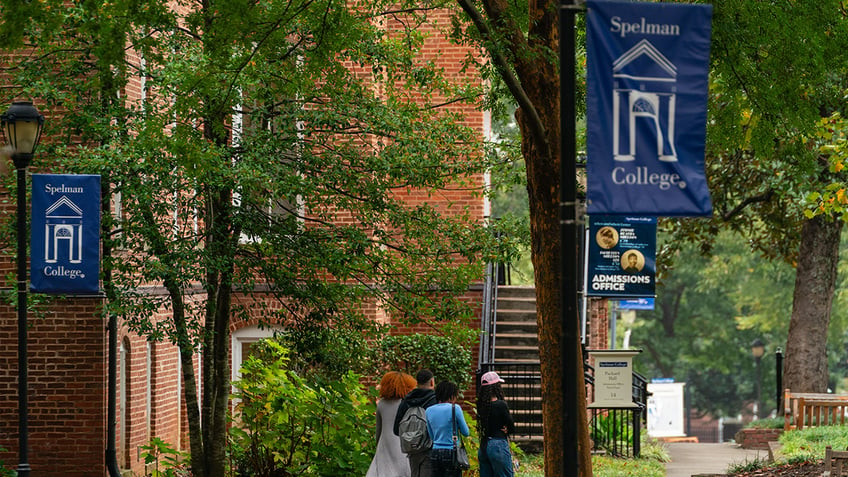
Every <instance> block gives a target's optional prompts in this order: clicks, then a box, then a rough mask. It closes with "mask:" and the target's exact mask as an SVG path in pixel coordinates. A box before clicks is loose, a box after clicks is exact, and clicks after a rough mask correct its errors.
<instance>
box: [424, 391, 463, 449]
mask: <svg viewBox="0 0 848 477" xmlns="http://www.w3.org/2000/svg"><path fill="white" fill-rule="evenodd" d="M451 410H453V411H454V412H455V416H456V417H455V419H456V427H457V429H458V432H457V434H462V435H463V436H466V437H468V435H469V434H470V433H469V430H468V424H466V423H465V416H464V415H463V414H462V408H461V407H459V405H458V404H451V403H449V402H443V403H439V404H435V405H433V406H430V407H428V408H427V411H425V412H426V413H427V431H429V433H430V439H432V440H433V449H450V448H452V447H453V434H454V433H453V432H452V430H451V424H452V422H453V420H452V419H453V418H452V417H451Z"/></svg>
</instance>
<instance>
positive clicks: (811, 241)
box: [783, 216, 842, 392]
mask: <svg viewBox="0 0 848 477" xmlns="http://www.w3.org/2000/svg"><path fill="white" fill-rule="evenodd" d="M841 232H842V221H841V220H835V219H833V218H832V217H829V216H817V217H815V218H813V219H810V220H806V221H804V223H803V225H802V227H801V248H800V251H799V254H798V267H797V271H796V275H795V293H794V296H793V300H792V318H791V320H790V322H789V336H788V339H787V341H786V361H785V367H784V373H783V382H784V385H785V387H788V388H790V389H792V390H793V391H797V392H825V391H826V390H827V381H828V373H827V352H826V347H827V328H828V325H829V324H830V309H831V304H832V302H833V293H834V290H835V288H836V268H837V263H838V261H839V239H840V233H841Z"/></svg>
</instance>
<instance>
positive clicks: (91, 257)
mask: <svg viewBox="0 0 848 477" xmlns="http://www.w3.org/2000/svg"><path fill="white" fill-rule="evenodd" d="M30 250H31V259H30V262H31V264H30V283H31V285H30V289H31V290H32V291H33V292H37V293H57V294H68V295H84V294H93V293H97V292H98V291H99V290H100V288H99V275H100V176H97V175H56V174H33V175H32V234H31V244H30Z"/></svg>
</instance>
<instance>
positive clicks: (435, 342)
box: [375, 334, 472, 390]
mask: <svg viewBox="0 0 848 477" xmlns="http://www.w3.org/2000/svg"><path fill="white" fill-rule="evenodd" d="M462 341H463V340H462V339H461V338H459V339H455V338H451V337H449V336H447V335H434V334H433V335H431V334H426V335H425V334H413V335H390V336H385V337H384V338H382V339H381V340H380V342H379V343H378V345H379V347H378V353H379V354H378V355H377V356H376V358H375V361H376V362H377V364H378V367H380V368H382V369H392V370H397V371H403V372H406V373H409V374H411V375H413V376H415V373H417V372H418V370H419V369H422V368H427V369H429V370H430V371H432V372H433V374H435V375H436V381H444V380H447V381H453V382H454V383H456V384H457V386H459V389H460V390H465V389H468V388H469V386H470V385H471V377H472V376H471V373H470V370H471V359H472V358H471V350H470V349H469V348H468V347H467V346H466V345H464V344H463V342H462Z"/></svg>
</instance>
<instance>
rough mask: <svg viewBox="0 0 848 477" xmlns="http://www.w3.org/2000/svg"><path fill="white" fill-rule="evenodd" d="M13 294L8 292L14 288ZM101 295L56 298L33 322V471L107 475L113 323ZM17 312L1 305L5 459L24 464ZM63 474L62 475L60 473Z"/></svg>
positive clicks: (0, 423)
mask: <svg viewBox="0 0 848 477" xmlns="http://www.w3.org/2000/svg"><path fill="white" fill-rule="evenodd" d="M7 292H8V290H7ZM98 303H99V301H98V300H96V299H62V300H55V301H54V302H52V303H51V304H50V305H48V306H47V307H46V308H44V309H42V311H43V314H38V315H36V313H33V312H30V314H29V318H28V321H29V323H30V328H29V331H28V337H27V338H28V339H27V342H28V346H27V350H28V370H29V379H28V388H29V393H28V395H29V419H28V422H29V464H30V467H31V468H32V475H33V476H43V475H49V474H50V472H52V471H54V470H55V469H62V471H61V475H63V476H65V477H82V476H91V475H103V474H104V472H105V465H104V458H103V456H104V455H105V450H106V435H105V425H106V388H107V368H106V352H105V350H106V347H105V343H106V323H105V322H104V320H103V319H102V318H101V317H100V316H99V314H98V311H97V309H98ZM17 323H18V320H17V311H16V310H15V309H14V308H11V307H9V306H8V305H6V304H5V303H4V304H2V305H0V416H3V418H2V419H0V447H3V448H5V449H7V450H5V451H3V452H0V460H2V461H3V462H4V464H5V465H6V466H7V467H10V468H14V467H16V466H17V465H18V463H19V462H18V454H17V449H18V438H19V436H18V419H17V416H18V391H17V389H18V346H17V343H18V332H17ZM54 475H59V474H54Z"/></svg>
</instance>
